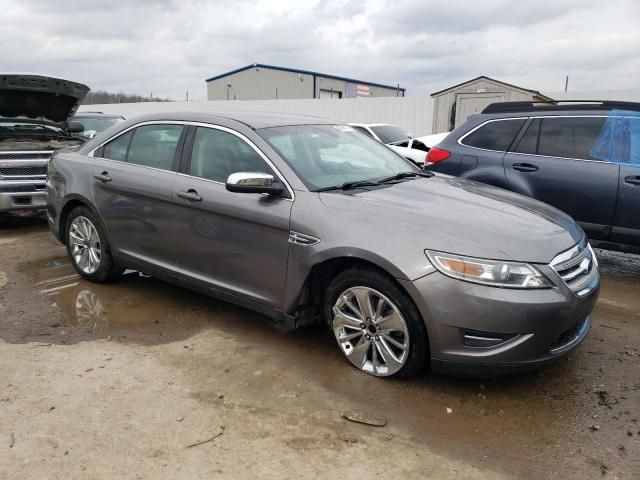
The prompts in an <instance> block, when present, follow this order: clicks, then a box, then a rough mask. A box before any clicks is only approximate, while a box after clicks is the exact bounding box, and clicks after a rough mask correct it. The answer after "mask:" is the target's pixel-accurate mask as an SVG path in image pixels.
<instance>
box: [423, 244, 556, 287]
mask: <svg viewBox="0 0 640 480" xmlns="http://www.w3.org/2000/svg"><path fill="white" fill-rule="evenodd" d="M425 253H426V254H427V257H429V260H430V261H431V263H432V264H433V266H434V267H436V268H437V269H438V271H440V272H441V273H444V274H445V275H447V276H449V277H453V278H458V279H460V280H465V281H467V282H473V283H480V284H483V285H491V286H493V287H506V288H549V287H552V286H553V285H552V284H551V282H550V281H549V279H547V277H545V276H544V275H543V274H542V273H541V272H539V271H538V269H536V268H535V267H534V266H533V265H529V264H527V263H515V262H501V261H496V260H484V259H481V258H470V257H461V256H459V255H452V254H450V253H440V252H432V251H430V250H425Z"/></svg>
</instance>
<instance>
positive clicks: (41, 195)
mask: <svg viewBox="0 0 640 480" xmlns="http://www.w3.org/2000/svg"><path fill="white" fill-rule="evenodd" d="M45 208H47V192H46V191H43V190H29V191H24V192H0V213H8V212H17V211H29V210H44V209H45Z"/></svg>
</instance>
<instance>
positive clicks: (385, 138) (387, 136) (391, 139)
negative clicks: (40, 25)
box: [369, 125, 411, 143]
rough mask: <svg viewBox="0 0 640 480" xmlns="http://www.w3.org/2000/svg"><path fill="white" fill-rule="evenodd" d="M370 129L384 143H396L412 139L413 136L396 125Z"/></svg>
mask: <svg viewBox="0 0 640 480" xmlns="http://www.w3.org/2000/svg"><path fill="white" fill-rule="evenodd" d="M369 128H371V130H373V133H375V134H376V135H377V136H378V138H379V139H380V141H381V142H382V143H395V142H402V141H403V140H410V139H411V135H409V134H408V133H407V132H405V131H404V130H403V129H401V128H400V127H398V126H396V125H379V126H377V127H369Z"/></svg>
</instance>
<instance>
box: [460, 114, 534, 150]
mask: <svg viewBox="0 0 640 480" xmlns="http://www.w3.org/2000/svg"><path fill="white" fill-rule="evenodd" d="M525 121H526V120H525V119H524V118H522V119H513V120H494V121H491V122H487V123H485V124H484V125H482V126H481V127H480V128H478V129H477V130H475V131H473V132H471V133H470V134H468V135H467V136H466V137H464V138H463V139H462V140H461V141H460V142H461V143H462V144H463V145H467V146H469V147H476V148H483V149H485V150H495V151H498V152H506V151H507V149H508V148H509V146H510V145H511V142H513V139H514V138H515V136H516V135H517V133H518V132H519V131H520V129H521V128H522V126H523V125H524V122H525Z"/></svg>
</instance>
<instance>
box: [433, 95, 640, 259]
mask: <svg viewBox="0 0 640 480" xmlns="http://www.w3.org/2000/svg"><path fill="white" fill-rule="evenodd" d="M427 161H428V162H429V163H430V166H429V167H428V168H429V169H430V170H431V171H435V172H442V173H447V174H450V175H456V176H459V177H463V178H467V179H471V180H476V181H479V182H483V183H488V184H490V185H495V186H498V187H502V188H506V189H508V190H511V191H514V192H517V193H521V194H523V195H527V196H529V197H533V198H536V199H538V200H541V201H543V202H546V203H549V204H550V205H553V206H555V207H557V208H559V209H560V210H563V211H564V212H566V213H568V214H569V215H571V216H572V217H573V218H574V219H575V220H576V221H577V222H578V223H579V224H580V225H581V226H582V228H584V230H585V231H586V233H587V235H588V236H589V239H590V241H591V242H592V243H593V244H594V245H598V246H600V247H604V248H612V249H619V250H623V251H630V252H640V103H628V102H591V103H585V102H579V103H574V102H570V103H568V104H566V103H565V104H562V105H559V104H534V103H531V102H505V103H494V104H492V105H489V106H488V107H487V108H485V109H484V111H483V112H482V113H481V114H478V115H474V116H472V117H470V118H469V119H468V120H467V121H466V122H465V123H464V124H463V125H461V126H460V127H458V128H456V129H455V130H454V131H453V132H452V133H451V134H449V136H448V137H447V138H446V139H445V140H444V141H443V142H441V143H440V144H439V145H437V148H433V149H431V151H430V152H429V154H428V156H427Z"/></svg>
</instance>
